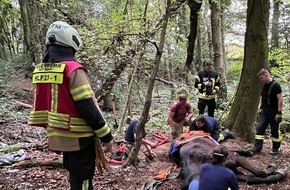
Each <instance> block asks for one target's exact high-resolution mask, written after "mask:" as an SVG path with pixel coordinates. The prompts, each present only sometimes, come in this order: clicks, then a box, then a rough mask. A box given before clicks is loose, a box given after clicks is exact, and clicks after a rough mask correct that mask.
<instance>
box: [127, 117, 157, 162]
mask: <svg viewBox="0 0 290 190" xmlns="http://www.w3.org/2000/svg"><path fill="white" fill-rule="evenodd" d="M149 120H150V116H148V117H147V120H146V123H147V122H148V121H149ZM138 125H139V120H133V121H132V122H131V123H130V124H129V126H128V128H127V130H126V131H125V143H126V148H125V152H126V156H128V155H129V153H130V151H131V149H132V147H133V146H134V143H135V141H136V133H137V127H138ZM145 127H146V126H145ZM145 127H144V129H143V130H142V131H141V133H142V139H141V147H140V150H141V151H142V152H143V153H144V154H145V156H146V157H147V158H149V159H150V160H152V159H153V157H156V154H155V153H154V152H153V151H151V148H156V147H157V143H153V142H151V141H149V140H148V139H146V131H145ZM142 145H143V146H142Z"/></svg>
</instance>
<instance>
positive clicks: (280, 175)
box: [236, 170, 286, 184]
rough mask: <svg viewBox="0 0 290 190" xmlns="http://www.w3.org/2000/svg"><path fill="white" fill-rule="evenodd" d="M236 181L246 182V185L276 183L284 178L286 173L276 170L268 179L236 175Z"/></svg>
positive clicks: (241, 174)
mask: <svg viewBox="0 0 290 190" xmlns="http://www.w3.org/2000/svg"><path fill="white" fill-rule="evenodd" d="M236 176H237V179H238V181H242V182H246V183H248V184H261V183H277V182H278V181H280V180H281V179H283V178H284V177H286V171H283V170H281V171H280V170H278V171H277V172H276V173H275V174H272V175H269V176H268V177H265V178H263V177H256V176H246V175H245V174H243V173H237V174H236Z"/></svg>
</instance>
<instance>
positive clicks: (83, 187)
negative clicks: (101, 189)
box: [82, 179, 89, 190]
mask: <svg viewBox="0 0 290 190" xmlns="http://www.w3.org/2000/svg"><path fill="white" fill-rule="evenodd" d="M88 189H89V180H88V179H86V180H85V181H83V184H82V190H88Z"/></svg>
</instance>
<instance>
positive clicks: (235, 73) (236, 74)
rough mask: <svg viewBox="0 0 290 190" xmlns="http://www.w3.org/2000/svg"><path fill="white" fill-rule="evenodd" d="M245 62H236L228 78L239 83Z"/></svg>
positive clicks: (229, 71)
mask: <svg viewBox="0 0 290 190" xmlns="http://www.w3.org/2000/svg"><path fill="white" fill-rule="evenodd" d="M242 68H243V62H242V61H241V60H235V61H234V62H233V63H232V64H231V65H230V66H229V67H228V72H227V78H228V79H231V80H235V81H238V80H239V78H240V75H241V72H242Z"/></svg>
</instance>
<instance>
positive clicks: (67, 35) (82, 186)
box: [28, 21, 113, 190]
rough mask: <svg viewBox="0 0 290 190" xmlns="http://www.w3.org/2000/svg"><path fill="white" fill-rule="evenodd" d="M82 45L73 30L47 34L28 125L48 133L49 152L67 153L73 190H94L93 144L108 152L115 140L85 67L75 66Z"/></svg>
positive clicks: (61, 26)
mask: <svg viewBox="0 0 290 190" xmlns="http://www.w3.org/2000/svg"><path fill="white" fill-rule="evenodd" d="M81 44H82V40H81V38H80V36H79V34H78V32H77V31H76V30H75V29H74V28H73V27H72V26H70V25H69V24H67V23H65V22H62V21H56V22H54V23H52V24H51V25H50V26H49V28H48V30H47V33H46V52H45V55H44V59H43V62H42V63H40V64H38V65H36V67H35V69H34V72H33V76H32V83H33V85H34V109H33V110H32V112H31V114H30V117H29V121H28V124H29V125H31V126H41V127H45V128H46V129H47V135H48V145H49V149H50V150H53V151H61V152H63V164H64V167H65V168H66V169H68V171H69V178H70V187H71V190H91V189H93V186H92V179H93V176H94V172H95V158H96V152H95V138H99V139H100V140H101V142H102V143H103V146H104V152H108V151H110V150H111V148H112V140H113V137H112V134H111V131H110V128H109V126H108V125H107V124H106V121H105V119H104V117H103V115H102V113H101V111H100V109H99V107H98V104H97V101H96V99H95V97H94V93H93V91H92V89H91V85H90V82H89V79H88V75H87V72H86V70H85V69H84V67H83V66H82V65H81V64H79V63H78V62H76V61H75V53H76V51H78V50H79V48H80V46H81Z"/></svg>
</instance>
